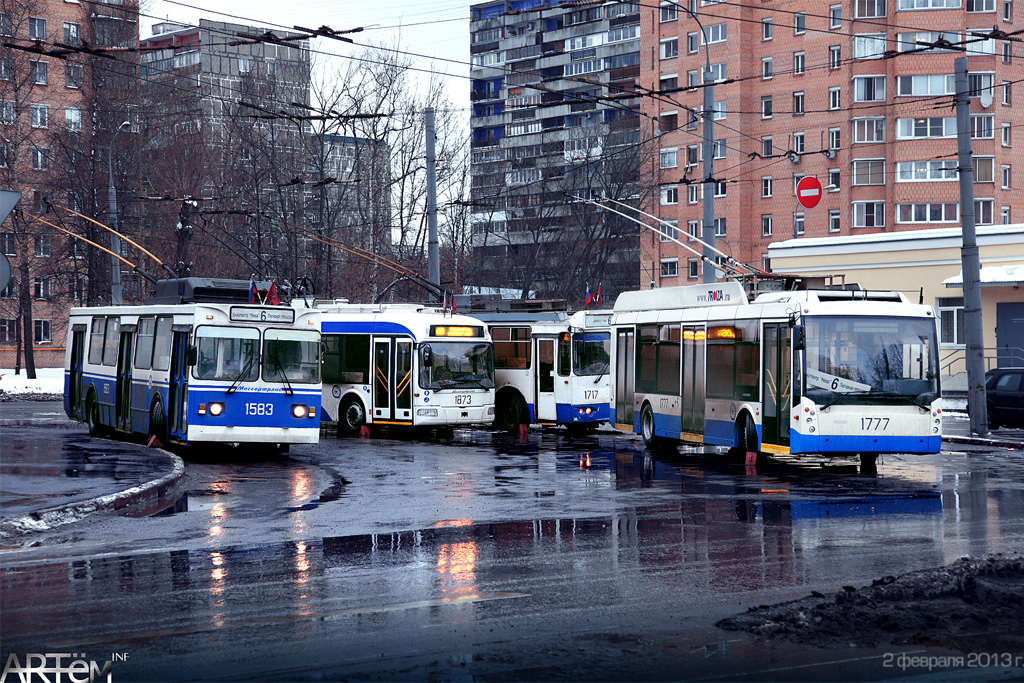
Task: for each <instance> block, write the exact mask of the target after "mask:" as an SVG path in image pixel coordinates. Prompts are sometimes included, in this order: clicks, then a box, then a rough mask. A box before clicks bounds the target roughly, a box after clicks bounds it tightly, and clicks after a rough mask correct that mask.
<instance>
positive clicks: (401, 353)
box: [394, 339, 412, 422]
mask: <svg viewBox="0 0 1024 683" xmlns="http://www.w3.org/2000/svg"><path fill="white" fill-rule="evenodd" d="M394 341H395V382H394V384H395V396H394V405H395V419H396V420H402V421H403V422H405V421H408V422H412V341H410V340H406V339H396V340H394Z"/></svg>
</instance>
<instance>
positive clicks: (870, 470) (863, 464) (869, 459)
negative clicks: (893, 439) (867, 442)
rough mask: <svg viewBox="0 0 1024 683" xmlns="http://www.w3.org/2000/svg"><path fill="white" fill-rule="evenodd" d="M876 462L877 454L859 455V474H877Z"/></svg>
mask: <svg viewBox="0 0 1024 683" xmlns="http://www.w3.org/2000/svg"><path fill="white" fill-rule="evenodd" d="M877 460H878V454H877V453H861V454H860V473H861V474H878V463H877V462H876V461H877Z"/></svg>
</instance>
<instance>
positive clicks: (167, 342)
mask: <svg viewBox="0 0 1024 683" xmlns="http://www.w3.org/2000/svg"><path fill="white" fill-rule="evenodd" d="M171 322H172V321H171V318H168V317H166V316H162V317H159V318H157V319H156V336H155V337H154V338H153V369H154V370H168V369H170V367H171Z"/></svg>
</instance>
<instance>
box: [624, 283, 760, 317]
mask: <svg viewBox="0 0 1024 683" xmlns="http://www.w3.org/2000/svg"><path fill="white" fill-rule="evenodd" d="M746 303H748V302H747V294H746V292H745V291H744V290H743V285H742V284H740V283H739V282H718V283H714V284H704V285H684V286H681V287H660V288H658V289H641V290H638V291H635V292H623V293H622V294H620V295H619V298H618V299H616V300H615V308H614V310H615V311H652V310H666V309H673V308H692V307H694V306H742V305H743V304H746Z"/></svg>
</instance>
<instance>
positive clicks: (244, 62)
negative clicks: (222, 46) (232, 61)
mask: <svg viewBox="0 0 1024 683" xmlns="http://www.w3.org/2000/svg"><path fill="white" fill-rule="evenodd" d="M251 69H252V65H251V64H250V63H249V60H248V59H246V58H244V57H240V58H239V59H238V73H240V74H247V73H249V71H250V70H251Z"/></svg>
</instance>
